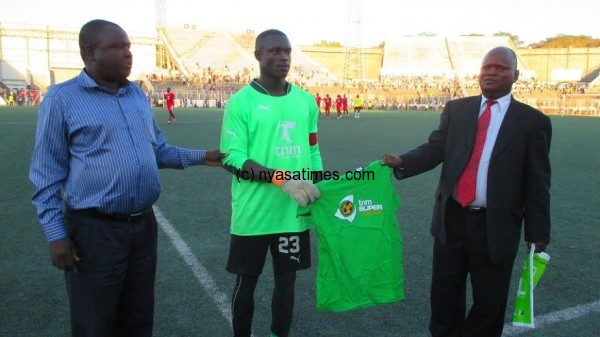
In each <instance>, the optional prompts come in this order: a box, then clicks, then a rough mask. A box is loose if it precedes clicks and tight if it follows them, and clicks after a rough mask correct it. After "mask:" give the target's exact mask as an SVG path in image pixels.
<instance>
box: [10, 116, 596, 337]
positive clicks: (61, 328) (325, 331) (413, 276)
mask: <svg viewBox="0 0 600 337" xmlns="http://www.w3.org/2000/svg"><path fill="white" fill-rule="evenodd" d="M36 111H37V109H36V108H33V107H0V158H1V161H0V172H1V177H2V179H1V182H0V191H1V192H0V214H1V219H0V230H1V235H0V336H7V337H12V336H48V337H55V336H68V335H69V313H68V307H67V297H66V292H65V287H64V279H63V275H62V273H61V271H59V270H58V269H56V268H54V267H53V266H52V265H51V264H50V261H49V252H48V245H47V244H46V242H45V240H44V236H43V233H42V230H41V228H39V226H38V222H37V218H36V215H35V209H34V207H33V206H32V204H31V201H30V199H31V195H32V193H33V186H32V184H31V183H30V182H29V180H28V170H29V161H30V159H31V153H32V150H33V146H34V138H35V127H36ZM176 113H177V117H178V118H177V124H166V122H165V121H166V118H167V113H166V110H165V109H160V108H159V109H156V110H155V116H156V118H157V121H158V122H159V125H160V127H161V129H162V130H163V132H164V133H165V134H166V136H167V139H168V141H169V142H170V143H171V144H174V145H179V146H184V147H190V148H203V149H216V148H218V146H219V133H220V128H221V120H222V115H223V113H222V111H220V110H216V109H179V110H177V111H176ZM350 115H351V116H352V113H350ZM438 121H439V113H436V112H424V111H408V112H407V111H390V112H382V111H366V112H363V113H362V114H361V118H360V119H353V118H347V119H342V120H335V119H320V121H319V143H320V148H321V154H322V157H323V163H324V167H325V169H326V170H329V171H333V170H338V171H346V170H352V169H354V168H356V167H358V166H364V165H366V164H368V163H369V162H371V161H373V160H376V159H378V158H380V157H381V155H382V154H384V153H401V152H404V151H406V150H410V149H412V148H413V147H415V146H417V145H419V144H421V143H423V142H424V141H425V140H426V139H427V137H428V135H429V132H430V131H431V130H432V129H434V128H435V127H436V126H437V124H438ZM552 123H553V139H552V149H551V160H552V189H551V196H552V199H551V200H552V204H551V205H552V207H551V212H552V239H551V243H550V245H549V246H548V250H547V252H548V254H549V255H550V256H551V259H550V263H549V265H548V268H547V269H546V272H545V274H544V277H543V278H542V280H541V281H540V284H539V285H538V287H537V288H536V291H535V313H536V323H537V327H536V328H535V329H527V328H514V327H512V326H507V327H506V329H505V333H504V336H517V335H518V336H531V337H534V336H535V337H561V336H564V337H586V336H587V337H592V336H598V331H600V281H599V280H600V267H599V266H600V264H599V263H598V260H597V255H598V254H599V252H598V248H599V247H600V246H599V242H600V211H599V205H600V194H599V193H598V191H599V190H600V177H599V174H600V155H599V154H600V137H598V135H599V134H600V119H598V118H596V119H593V118H568V117H564V118H563V117H552ZM439 170H440V168H439V167H438V168H436V169H435V170H433V171H430V172H427V173H425V174H422V175H420V176H417V177H413V178H410V179H407V180H405V181H401V182H399V181H397V180H396V181H395V182H394V183H395V185H396V187H397V191H398V193H399V194H400V196H401V198H402V206H401V207H400V210H399V223H400V230H401V233H402V239H403V255H404V275H405V281H404V287H405V294H406V298H405V299H404V300H403V301H400V302H398V303H395V304H389V305H382V306H376V307H371V308H367V309H359V310H354V311H348V312H343V313H331V312H317V311H316V309H315V308H316V299H315V296H316V290H315V277H316V270H317V268H318V259H317V256H316V244H317V242H316V238H315V235H314V233H313V237H312V239H313V247H312V248H313V257H312V261H313V267H312V268H311V269H309V270H306V271H301V272H299V273H298V279H297V286H296V305H295V314H294V323H293V326H292V332H291V336H298V337H319V336H323V337H325V336H327V337H337V336H340V337H341V336H353V337H383V336H386V337H388V336H389V337H392V336H393V337H397V336H406V337H425V336H428V329H427V325H428V315H429V295H428V293H429V284H430V273H431V253H432V238H431V236H430V235H429V221H430V216H431V210H432V206H433V196H434V192H435V188H436V185H437V179H438V175H439ZM161 183H162V187H163V192H162V194H161V197H160V199H159V201H158V202H157V204H156V205H155V206H156V212H157V218H158V220H159V223H160V229H159V239H158V240H159V247H158V249H159V258H158V273H157V282H156V311H155V329H154V331H155V333H154V335H155V336H185V337H187V336H195V337H204V336H207V337H221V336H223V337H226V336H231V335H232V332H231V328H230V308H229V301H230V298H231V292H232V288H233V284H234V281H235V276H233V275H231V274H229V273H227V272H226V271H225V263H226V260H227V253H228V247H229V218H230V214H231V211H230V202H231V197H230V183H231V175H230V174H229V173H228V172H226V171H225V170H223V169H220V168H209V167H192V168H188V169H187V170H184V171H179V170H162V171H161ZM265 202H268V201H265ZM524 248H525V244H524V243H523V244H522V245H521V250H520V252H519V255H518V256H517V259H516V262H515V268H514V272H513V282H512V287H511V293H510V296H509V302H508V309H507V314H506V322H507V323H509V322H510V320H511V318H512V310H513V304H514V299H515V296H516V286H517V282H518V276H519V274H520V270H521V266H522V261H523V258H524V256H525V249H524ZM349 249H351V247H349ZM272 286H273V284H272V269H271V267H270V261H268V262H267V264H266V266H265V270H264V272H263V275H262V277H261V279H260V281H259V285H258V287H257V290H256V296H255V306H256V309H255V315H254V324H253V327H254V336H258V337H263V336H268V332H269V325H270V316H271V315H270V310H271V308H270V299H271V292H272Z"/></svg>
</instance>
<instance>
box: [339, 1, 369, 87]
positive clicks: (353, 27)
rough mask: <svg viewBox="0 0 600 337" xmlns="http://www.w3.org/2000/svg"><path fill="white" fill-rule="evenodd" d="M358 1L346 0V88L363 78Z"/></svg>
mask: <svg viewBox="0 0 600 337" xmlns="http://www.w3.org/2000/svg"><path fill="white" fill-rule="evenodd" d="M360 2H361V1H360V0H348V17H347V22H346V43H345V44H344V47H345V57H344V81H343V86H344V87H347V86H349V84H350V83H351V82H352V80H355V79H359V80H360V79H363V78H365V74H364V67H363V57H362V46H361V29H360V26H361V23H362V20H361V4H360Z"/></svg>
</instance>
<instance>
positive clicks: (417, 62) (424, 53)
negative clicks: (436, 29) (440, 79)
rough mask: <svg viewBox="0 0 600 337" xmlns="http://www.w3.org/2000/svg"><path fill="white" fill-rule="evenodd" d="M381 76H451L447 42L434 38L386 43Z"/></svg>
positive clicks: (412, 37)
mask: <svg viewBox="0 0 600 337" xmlns="http://www.w3.org/2000/svg"><path fill="white" fill-rule="evenodd" d="M383 60H384V61H383V65H382V66H381V75H383V76H394V75H442V76H452V75H453V73H454V69H453V68H452V64H451V62H450V58H449V55H448V50H447V47H446V39H445V38H443V37H435V36H402V37H399V38H398V39H396V40H388V41H386V43H385V50H384V54H383Z"/></svg>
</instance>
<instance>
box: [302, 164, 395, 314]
mask: <svg viewBox="0 0 600 337" xmlns="http://www.w3.org/2000/svg"><path fill="white" fill-rule="evenodd" d="M364 171H365V172H372V173H373V175H371V176H370V177H371V178H373V179H362V180H327V181H321V182H319V183H318V184H317V187H318V188H319V190H320V191H321V197H320V198H319V199H318V200H317V201H316V202H315V203H314V204H311V205H309V207H307V208H309V209H310V212H311V214H312V218H313V220H314V222H315V228H316V231H317V252H318V257H319V263H318V267H317V309H318V310H329V311H345V310H350V309H357V308H364V307H369V306H373V305H377V304H384V303H392V302H396V301H398V300H401V299H403V298H404V287H403V285H404V272H403V264H402V239H401V235H400V230H399V226H398V220H397V217H396V211H397V210H398V207H399V206H400V197H399V196H398V194H397V192H396V190H395V187H394V185H393V184H392V169H391V168H389V167H386V166H382V165H381V163H380V162H379V161H376V162H373V163H371V164H370V165H369V166H368V167H366V168H364ZM365 177H366V175H365ZM304 212H305V210H304ZM302 213H303V209H301V211H300V214H302Z"/></svg>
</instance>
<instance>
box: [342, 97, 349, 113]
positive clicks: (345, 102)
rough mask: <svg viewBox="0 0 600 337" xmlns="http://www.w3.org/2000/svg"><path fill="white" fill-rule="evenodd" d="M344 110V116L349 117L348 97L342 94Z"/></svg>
mask: <svg viewBox="0 0 600 337" xmlns="http://www.w3.org/2000/svg"><path fill="white" fill-rule="evenodd" d="M342 112H343V115H344V117H348V97H346V95H344V96H342Z"/></svg>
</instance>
